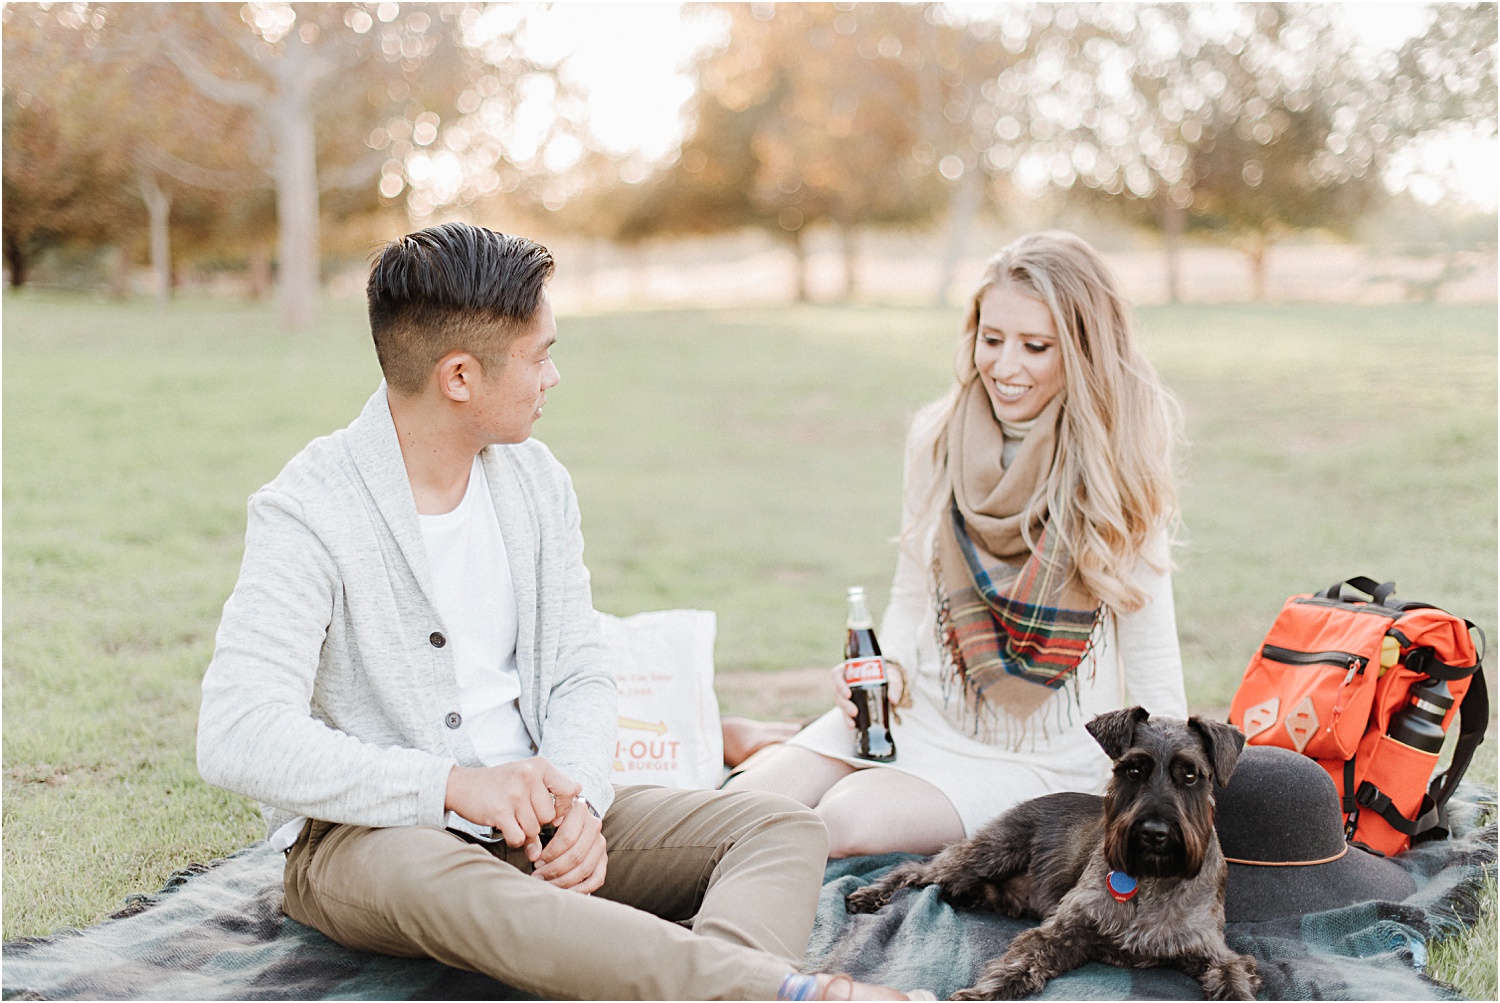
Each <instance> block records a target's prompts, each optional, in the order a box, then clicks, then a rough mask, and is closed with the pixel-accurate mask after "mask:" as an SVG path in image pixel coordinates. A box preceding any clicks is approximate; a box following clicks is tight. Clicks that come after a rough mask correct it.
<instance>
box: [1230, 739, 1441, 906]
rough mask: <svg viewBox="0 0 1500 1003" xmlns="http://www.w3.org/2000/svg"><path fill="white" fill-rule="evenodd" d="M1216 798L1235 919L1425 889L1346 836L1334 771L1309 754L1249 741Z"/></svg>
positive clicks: (1387, 897) (1389, 897) (1389, 898)
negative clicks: (1355, 845) (1309, 756)
mask: <svg viewBox="0 0 1500 1003" xmlns="http://www.w3.org/2000/svg"><path fill="white" fill-rule="evenodd" d="M1214 798H1215V801H1216V802H1217V805H1218V807H1217V809H1216V811H1215V825H1216V826H1217V828H1218V831H1219V848H1220V849H1221V850H1223V852H1224V859H1225V860H1226V861H1228V862H1229V880H1228V884H1227V886H1226V888H1225V894H1224V916H1225V919H1226V920H1228V921H1229V922H1231V923H1243V922H1254V921H1256V920H1264V919H1276V918H1278V917H1281V916H1299V915H1302V914H1303V913H1309V912H1321V911H1322V910H1324V909H1336V908H1338V907H1340V906H1346V905H1352V904H1353V903H1355V902H1369V901H1373V900H1381V901H1386V902H1400V901H1401V900H1402V899H1404V898H1406V897H1407V896H1408V895H1411V894H1412V893H1413V892H1414V891H1416V890H1417V886H1416V882H1414V881H1413V880H1412V878H1411V876H1410V875H1409V874H1407V873H1406V872H1405V871H1404V870H1402V869H1401V868H1400V867H1398V866H1396V865H1395V864H1393V863H1392V862H1391V861H1389V860H1386V859H1385V858H1383V857H1379V856H1376V855H1374V854H1372V853H1367V852H1366V851H1364V850H1361V849H1359V848H1358V847H1353V846H1350V845H1349V844H1348V843H1345V842H1344V826H1343V816H1342V814H1341V813H1340V810H1339V795H1338V790H1337V788H1335V787H1334V785H1333V778H1332V777H1330V776H1329V775H1328V773H1327V771H1326V770H1324V769H1323V767H1321V766H1319V765H1318V764H1317V762H1316V761H1314V760H1312V759H1309V758H1308V757H1306V756H1303V755H1299V754H1297V753H1295V752H1292V751H1291V750H1289V749H1278V748H1274V747H1271V746H1258V745H1247V746H1246V747H1245V750H1244V752H1242V753H1241V754H1240V759H1239V762H1238V763H1237V764H1236V765H1235V768H1234V773H1233V774H1232V775H1231V776H1230V778H1229V785H1228V786H1227V787H1219V788H1217V789H1216V790H1215V792H1214Z"/></svg>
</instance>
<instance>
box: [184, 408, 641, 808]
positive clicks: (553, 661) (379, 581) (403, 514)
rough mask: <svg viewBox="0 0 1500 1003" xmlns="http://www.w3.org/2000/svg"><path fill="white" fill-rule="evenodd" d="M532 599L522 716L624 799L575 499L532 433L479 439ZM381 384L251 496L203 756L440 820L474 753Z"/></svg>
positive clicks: (298, 787)
mask: <svg viewBox="0 0 1500 1003" xmlns="http://www.w3.org/2000/svg"><path fill="white" fill-rule="evenodd" d="M481 456H482V457H483V462H484V469H485V474H486V476H487V477H488V479H489V483H490V489H491V491H492V493H493V496H494V500H495V511H496V513H498V515H499V518H500V531H501V534H502V535H503V537H504V539H505V548H506V553H507V555H508V556H509V559H510V571H511V577H512V579H513V580H514V582H515V592H516V603H517V606H518V607H519V608H518V610H517V612H518V620H519V633H518V636H517V640H516V663H517V666H518V667H519V669H520V675H521V697H520V706H521V717H522V718H523V719H524V720H525V722H526V728H527V730H528V731H529V732H530V733H531V737H532V742H533V744H534V745H536V746H537V747H538V750H539V751H540V753H541V755H543V756H545V757H546V758H547V759H548V760H550V761H551V762H552V763H553V764H555V765H556V766H557V767H558V768H559V769H560V770H562V771H563V773H565V774H567V775H568V776H569V777H571V778H572V779H574V780H576V781H578V782H579V783H581V784H583V789H584V795H585V796H586V797H587V798H588V799H589V800H590V801H591V802H593V804H594V805H595V806H596V807H597V808H598V809H599V810H600V811H603V810H604V809H605V808H607V807H608V805H609V803H610V801H611V800H612V798H613V796H614V794H613V788H612V787H611V786H610V782H609V781H610V767H611V762H612V759H611V756H612V754H613V750H614V743H615V730H616V724H617V719H616V716H615V714H616V712H615V683H614V675H613V671H612V667H611V666H610V665H609V662H608V654H607V652H606V649H605V647H604V645H603V642H602V641H601V639H600V633H599V624H598V617H597V615H596V614H595V612H594V608H593V601H592V597H591V594H590V591H589V573H588V569H587V568H585V567H584V564H583V534H582V532H581V530H580V528H579V514H578V500H577V498H576V497H575V496H574V494H573V486H572V482H571V481H570V480H569V478H568V474H567V471H566V470H564V469H563V466H562V464H560V463H558V462H557V460H556V459H554V458H553V456H552V454H551V452H549V451H548V449H547V447H546V446H544V445H542V444H541V443H540V442H537V441H536V440H534V439H532V440H528V441H526V442H523V443H520V444H518V445H512V446H490V447H488V448H487V449H485V450H484V452H483V453H482V454H481ZM431 595H432V586H431V581H430V579H429V575H428V570H427V557H426V550H425V548H424V545H423V542H422V531H421V527H420V525H419V523H418V520H417V511H416V506H415V504H414V502H413V501H412V493H411V486H410V483H409V482H408V480H407V476H406V468H405V466H404V465H403V463H402V460H401V450H400V447H399V445H398V444H397V440H396V428H395V425H394V424H393V422H392V420H391V412H390V407H389V405H388V403H387V401H386V389H385V385H384V384H382V385H381V387H380V389H379V390H377V391H376V392H375V394H374V396H372V397H371V398H370V400H369V402H368V403H367V404H366V405H365V408H364V411H363V412H362V413H361V414H360V416H359V417H358V418H356V419H355V420H354V422H353V423H352V424H350V425H349V427H348V428H345V429H343V430H341V431H338V432H335V433H334V434H332V435H328V436H324V437H323V438H320V439H316V440H314V441H313V442H312V443H310V444H309V445H308V446H307V448H306V449H304V450H303V451H302V452H301V453H299V454H298V455H297V456H296V457H294V458H293V459H292V461H291V462H290V463H288V464H287V465H286V467H285V468H284V469H283V470H282V471H281V473H280V474H279V475H278V476H277V477H276V479H275V480H274V481H272V482H271V483H270V484H268V485H266V486H265V487H263V488H261V489H260V490H259V491H257V492H256V493H255V494H254V495H252V496H251V498H250V503H249V519H248V525H247V526H246V530H245V558H244V563H243V564H242V565H241V567H240V577H239V581H238V583H236V585H235V588H234V592H233V594H231V595H230V597H229V601H228V602H226V603H225V604H224V617H223V620H222V621H221V622H220V624H219V633H218V638H217V642H216V646H215V649H214V657H213V661H212V663H211V664H210V665H209V667H208V672H207V674H206V675H205V676H204V678H203V706H202V709H201V711H200V713H199V717H198V769H199V772H201V773H202V774H203V778H204V779H205V780H207V781H208V782H209V783H212V784H216V785H218V786H220V787H226V788H228V789H230V790H232V791H237V792H239V793H241V794H245V795H247V796H249V797H252V798H255V799H256V800H258V801H260V802H262V810H263V811H264V812H265V815H266V822H267V825H268V827H269V832H273V833H274V832H275V831H276V830H277V829H278V828H279V827H280V826H281V825H282V824H284V823H285V822H287V821H289V820H291V819H292V818H293V817H295V816H297V815H306V816H309V817H311V818H317V819H324V820H326V821H330V822H348V823H354V824H358V825H368V826H391V825H441V824H442V822H443V800H444V795H445V791H446V786H447V779H448V773H449V770H450V769H451V768H452V767H453V765H454V764H455V763H456V764H459V765H463V766H480V765H482V764H481V763H480V761H479V759H478V758H477V756H476V755H475V752H474V746H473V744H472V743H471V742H470V739H469V734H468V731H467V730H466V729H467V728H468V725H467V724H466V723H464V722H462V721H461V716H460V715H459V714H458V711H459V702H458V685H457V682H456V679H455V675H454V669H453V653H452V649H451V648H449V647H447V646H446V644H445V643H444V638H443V637H442V636H441V635H443V634H444V632H445V628H444V626H443V623H442V619H441V618H440V617H439V616H438V614H437V611H436V610H435V609H434V607H433V605H432V600H431Z"/></svg>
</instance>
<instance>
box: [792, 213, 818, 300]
mask: <svg viewBox="0 0 1500 1003" xmlns="http://www.w3.org/2000/svg"><path fill="white" fill-rule="evenodd" d="M786 239H787V240H788V241H790V242H791V245H792V269H793V275H792V278H793V281H794V282H795V283H796V285H795V290H796V292H795V298H796V301H797V302H798V303H806V302H808V301H810V300H811V299H812V297H811V296H809V295H808V292H807V244H806V242H805V241H803V239H802V230H801V229H796V230H793V231H792V232H791V233H789V234H787V235H786Z"/></svg>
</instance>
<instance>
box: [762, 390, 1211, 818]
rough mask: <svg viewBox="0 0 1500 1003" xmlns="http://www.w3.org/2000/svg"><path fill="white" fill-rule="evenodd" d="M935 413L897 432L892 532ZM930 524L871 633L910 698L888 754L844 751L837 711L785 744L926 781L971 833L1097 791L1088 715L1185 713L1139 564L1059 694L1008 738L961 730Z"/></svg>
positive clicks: (927, 470)
mask: <svg viewBox="0 0 1500 1003" xmlns="http://www.w3.org/2000/svg"><path fill="white" fill-rule="evenodd" d="M936 417H937V414H936V412H935V410H934V409H931V408H928V409H924V410H923V412H922V413H920V414H918V416H917V418H916V420H915V421H914V422H913V426H912V433H911V435H910V436H909V437H908V439H907V448H906V475H905V490H904V492H903V496H904V498H903V511H902V526H903V528H904V527H906V526H909V525H911V523H912V522H913V521H914V520H915V518H916V516H917V513H918V512H919V511H920V509H921V508H922V507H923V504H924V501H925V499H926V496H927V491H928V487H929V486H930V485H931V484H932V482H933V478H934V477H935V475H936V471H935V469H934V464H933V461H932V460H931V459H930V458H927V457H924V456H922V455H920V454H921V452H923V451H922V450H919V449H918V448H917V447H916V443H917V441H918V440H920V439H921V438H922V437H923V435H922V432H923V429H924V428H930V425H928V424H927V423H929V422H931V421H933V420H935V418H936ZM928 441H930V439H929V440H928ZM929 521H930V522H932V525H931V526H929V527H928V529H927V532H926V533H925V536H924V538H923V539H922V541H921V543H920V549H921V560H920V561H919V560H918V559H916V557H915V556H914V555H912V554H911V553H910V548H909V547H905V546H903V547H902V549H901V552H900V554H899V556H898V557H897V559H896V574H895V578H894V580H893V581H892V583H891V601H890V604H889V605H888V606H887V607H886V611H885V616H884V618H883V619H882V621H881V624H880V630H879V638H880V647H881V651H882V653H883V654H885V655H886V656H887V657H889V658H893V659H895V660H896V661H898V662H900V663H901V664H902V666H903V667H904V668H905V669H906V672H907V676H908V679H909V681H910V685H911V689H912V706H910V707H906V708H903V709H901V710H900V712H899V713H900V715H901V721H900V723H895V722H893V725H892V734H893V736H894V738H895V742H896V761H895V762H894V763H889V764H886V763H871V762H869V761H867V760H863V759H855V758H854V757H853V755H852V750H853V742H854V739H853V733H852V732H851V731H850V730H849V728H848V727H847V726H846V725H845V723H844V720H845V718H844V715H843V714H842V712H840V711H839V710H838V709H836V708H835V709H834V710H831V711H829V712H828V713H827V714H825V715H823V716H822V717H821V718H819V719H818V720H816V721H814V722H813V723H812V724H810V725H808V726H807V727H806V728H804V729H803V730H802V731H801V732H799V733H798V734H797V735H796V736H794V737H793V738H792V739H790V742H791V744H793V745H800V746H802V747H804V748H807V749H810V750H812V751H814V752H817V753H820V754H822V755H824V756H828V757H830V758H833V759H838V760H842V761H843V762H846V763H848V764H850V765H851V766H857V767H861V768H878V769H894V770H902V771H904V772H906V773H910V774H912V775H913V776H916V777H919V778H921V779H922V780H925V781H926V782H927V783H929V784H931V785H933V786H934V787H936V788H937V789H938V790H940V791H942V792H943V794H944V796H946V797H947V798H948V801H949V802H950V803H951V804H952V805H953V807H954V810H956V811H957V812H958V815H959V818H960V819H962V820H963V826H964V832H965V833H966V834H968V835H971V836H972V835H973V834H974V833H975V831H976V830H978V829H979V827H980V826H982V825H984V823H986V822H988V821H989V820H990V819H992V818H994V817H995V816H996V815H998V814H1000V813H1001V812H1003V811H1005V810H1006V809H1007V808H1010V807H1011V806H1012V805H1016V804H1019V803H1020V802H1022V801H1027V800H1030V799H1031V798H1034V797H1040V796H1041V795H1043V794H1052V793H1056V792H1059V791H1087V792H1090V793H1099V792H1101V791H1103V789H1104V784H1105V782H1106V781H1107V780H1108V778H1109V757H1108V756H1106V755H1105V754H1104V751H1103V750H1102V749H1100V748H1099V745H1098V744H1097V743H1096V742H1095V741H1094V739H1093V736H1091V735H1090V734H1089V733H1088V732H1087V731H1086V730H1085V729H1084V724H1085V722H1087V721H1088V720H1090V719H1091V718H1093V717H1094V716H1095V715H1096V714H1102V713H1104V712H1105V711H1110V710H1118V709H1120V708H1121V707H1125V706H1129V705H1133V704H1139V705H1141V706H1142V707H1145V708H1146V710H1148V711H1149V712H1150V713H1151V714H1153V715H1161V716H1165V717H1176V718H1183V717H1186V716H1187V698H1186V696H1185V694H1184V692H1183V684H1182V657H1181V654H1180V652H1179V651H1178V646H1177V620H1176V615H1175V613H1174V610H1173V604H1172V578H1171V574H1170V573H1167V572H1158V571H1155V570H1154V569H1152V568H1151V567H1150V565H1149V564H1147V563H1146V562H1145V561H1142V562H1141V564H1140V566H1139V568H1138V570H1137V573H1136V583H1137V584H1138V585H1139V586H1140V587H1141V588H1142V589H1143V590H1145V592H1146V593H1147V594H1148V595H1149V596H1150V601H1149V602H1148V603H1147V604H1146V606H1145V607H1144V608H1142V609H1141V610H1139V611H1137V612H1134V613H1127V614H1122V615H1113V616H1110V615H1106V616H1105V617H1103V618H1102V621H1101V623H1100V625H1099V627H1098V628H1097V630H1098V634H1096V636H1095V639H1094V645H1093V647H1092V649H1091V651H1090V654H1089V655H1088V656H1087V657H1086V658H1085V659H1084V661H1083V662H1082V663H1081V664H1080V665H1079V667H1078V671H1077V673H1076V676H1075V679H1076V682H1077V685H1076V687H1074V686H1072V685H1068V686H1065V687H1063V688H1062V689H1061V690H1059V691H1058V692H1057V694H1056V695H1054V696H1053V697H1052V698H1051V699H1049V700H1048V701H1047V702H1046V703H1044V704H1043V705H1042V706H1041V707H1040V708H1039V709H1038V710H1037V711H1036V712H1035V714H1034V715H1033V716H1032V717H1030V718H1028V720H1027V721H1026V722H1025V724H1024V727H1021V728H1018V729H1015V730H1014V735H1010V736H1005V735H1002V736H1000V737H999V738H998V740H997V741H995V742H988V741H981V740H979V739H978V738H976V737H974V733H973V729H972V728H966V727H964V726H962V725H961V724H959V723H958V721H956V720H955V718H956V717H959V716H960V715H957V714H953V715H950V713H949V712H948V711H947V710H945V708H948V707H953V706H957V705H959V704H961V702H962V700H963V694H962V693H961V692H959V690H958V687H959V685H960V684H958V683H953V684H951V685H945V683H944V681H943V671H942V664H943V663H942V658H941V655H940V653H939V651H938V645H937V638H936V635H935V632H934V626H935V621H936V617H937V612H936V608H935V606H934V603H933V590H932V583H931V571H930V569H931V567H932V547H933V542H934V539H935V535H936V522H935V521H933V520H929ZM1152 550H1153V553H1152V555H1151V556H1152V558H1153V559H1154V560H1155V561H1156V562H1157V563H1159V564H1161V565H1162V566H1165V565H1166V561H1167V542H1166V537H1165V534H1162V535H1161V536H1160V537H1159V538H1158V540H1157V542H1156V545H1155V546H1154V547H1153V548H1152Z"/></svg>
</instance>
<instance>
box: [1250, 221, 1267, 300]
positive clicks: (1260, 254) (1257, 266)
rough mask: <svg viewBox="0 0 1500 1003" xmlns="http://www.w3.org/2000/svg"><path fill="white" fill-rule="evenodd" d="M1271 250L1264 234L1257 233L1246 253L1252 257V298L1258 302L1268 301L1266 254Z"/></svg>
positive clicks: (1251, 239)
mask: <svg viewBox="0 0 1500 1003" xmlns="http://www.w3.org/2000/svg"><path fill="white" fill-rule="evenodd" d="M1270 250H1271V245H1270V243H1269V242H1268V241H1267V240H1266V238H1265V235H1264V234H1259V233H1257V234H1255V236H1253V237H1251V238H1250V244H1249V247H1248V249H1247V250H1246V251H1245V254H1246V255H1248V256H1249V258H1250V298H1251V299H1252V300H1254V301H1255V302H1257V303H1264V302H1265V301H1266V254H1267V252H1269V251H1270Z"/></svg>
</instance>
